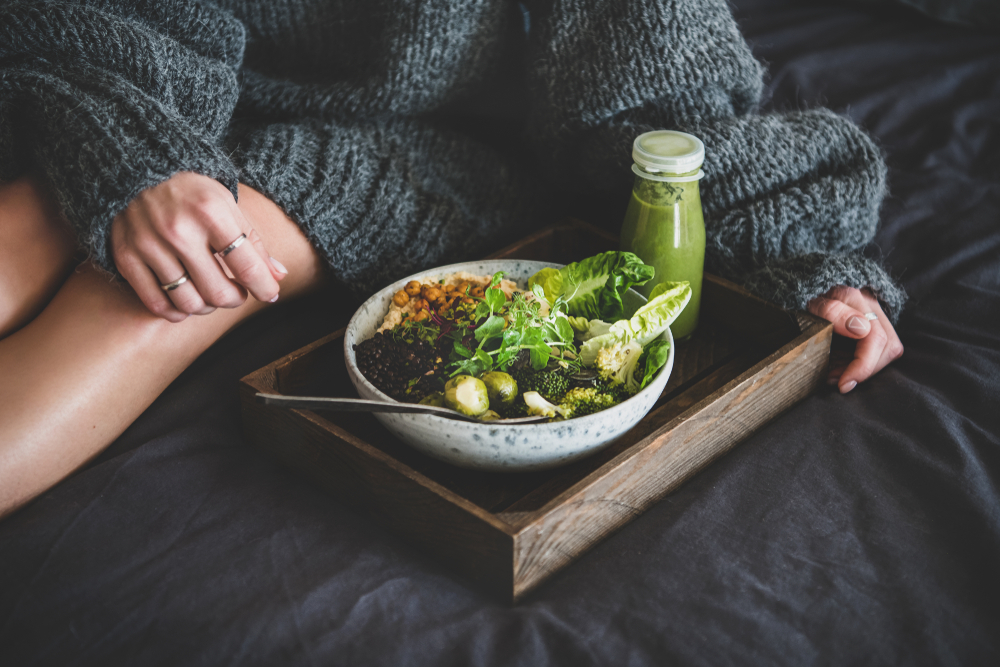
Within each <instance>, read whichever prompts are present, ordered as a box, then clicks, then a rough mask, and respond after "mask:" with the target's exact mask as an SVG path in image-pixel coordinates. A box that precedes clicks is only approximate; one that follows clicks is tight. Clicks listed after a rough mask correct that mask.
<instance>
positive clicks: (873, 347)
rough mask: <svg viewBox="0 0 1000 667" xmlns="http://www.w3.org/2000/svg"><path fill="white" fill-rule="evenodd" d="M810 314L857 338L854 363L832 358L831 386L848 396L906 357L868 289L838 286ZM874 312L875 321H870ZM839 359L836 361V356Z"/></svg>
mask: <svg viewBox="0 0 1000 667" xmlns="http://www.w3.org/2000/svg"><path fill="white" fill-rule="evenodd" d="M808 309H809V312H810V313H812V314H813V315H816V316H818V317H822V318H823V319H824V320H828V321H830V322H832V323H833V330H834V332H836V333H837V334H839V335H841V336H844V337H846V338H854V339H856V340H857V341H858V342H857V345H855V347H854V358H853V360H852V359H851V358H850V357H849V356H844V355H833V354H831V356H830V375H829V377H828V379H827V381H828V382H829V384H836V385H838V386H839V388H840V393H842V394H846V393H847V392H849V391H850V390H852V389H854V387H856V386H857V384H858V383H859V382H864V381H865V380H867V379H868V378H870V377H871V376H872V375H874V374H875V373H878V372H879V371H880V370H882V369H883V368H885V367H886V366H887V365H888V364H889V363H890V362H892V361H894V360H896V359H898V358H899V357H901V356H902V354H903V344H902V343H901V342H899V336H897V335H896V330H895V329H893V328H892V324H891V323H890V322H889V318H888V317H886V316H885V313H883V312H882V307H881V306H880V305H879V303H878V299H876V298H875V296H874V295H873V294H872V293H871V292H870V291H869V290H868V289H864V290H858V289H855V288H853V287H844V286H843V285H837V286H836V287H834V288H833V289H831V290H830V291H829V292H827V293H826V294H824V295H823V296H818V297H816V298H815V299H813V300H812V301H810V302H809V305H808ZM868 313H872V314H874V315H875V316H876V319H872V320H869V319H868V318H867V317H866V314H868ZM838 356H839V357H840V358H837V357H838Z"/></svg>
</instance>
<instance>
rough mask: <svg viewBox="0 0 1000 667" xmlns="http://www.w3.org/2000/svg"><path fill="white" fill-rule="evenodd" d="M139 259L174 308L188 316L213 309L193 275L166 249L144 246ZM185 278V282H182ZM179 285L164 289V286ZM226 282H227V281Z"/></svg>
mask: <svg viewBox="0 0 1000 667" xmlns="http://www.w3.org/2000/svg"><path fill="white" fill-rule="evenodd" d="M139 257H140V259H142V261H143V262H145V264H146V266H148V267H149V268H150V269H151V270H152V272H153V274H154V275H155V276H156V279H157V280H158V281H159V284H158V285H157V287H159V288H160V291H161V292H163V293H164V294H165V295H166V296H167V298H168V299H170V301H171V302H172V303H173V304H174V307H176V308H177V310H179V311H181V312H182V313H186V314H188V315H208V314H209V313H211V312H212V311H214V310H215V307H214V306H212V305H210V304H208V303H206V302H205V299H204V298H203V297H202V293H203V292H202V287H201V286H200V285H199V284H198V282H197V281H196V280H195V277H194V274H193V273H191V272H189V271H187V270H186V268H185V266H184V264H182V263H181V262H180V261H179V260H178V259H177V258H176V257H175V256H174V255H173V254H172V253H171V252H170V250H168V249H167V248H164V247H162V246H160V245H158V244H146V245H144V247H143V248H142V250H141V251H140V255H139ZM184 278H187V280H183V279H184ZM178 282H180V284H179V285H177V286H176V287H173V288H171V289H164V288H163V286H164V285H174V284H176V283H178ZM227 282H228V281H227Z"/></svg>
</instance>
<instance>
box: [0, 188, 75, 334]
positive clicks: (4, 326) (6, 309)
mask: <svg viewBox="0 0 1000 667" xmlns="http://www.w3.org/2000/svg"><path fill="white" fill-rule="evenodd" d="M75 249H76V238H75V235H74V234H73V231H72V229H70V226H69V223H67V222H66V221H65V220H63V219H62V218H61V217H60V215H59V212H58V211H57V210H56V208H55V207H54V206H53V205H52V203H51V200H50V199H49V197H48V196H47V194H46V193H45V192H44V189H43V187H42V186H41V185H40V184H39V182H38V181H37V180H35V179H33V178H22V179H19V180H17V181H14V182H13V183H4V184H0V338H3V337H5V336H6V335H8V334H10V333H11V332H13V331H16V330H17V329H18V328H20V327H22V326H24V325H25V324H27V323H28V322H30V321H31V318H33V317H34V316H35V315H37V314H38V313H39V312H40V311H41V310H42V308H44V307H45V304H46V303H48V301H49V299H51V298H52V295H53V294H55V293H56V290H58V289H59V287H60V286H61V285H62V284H63V282H64V281H65V280H66V276H67V275H69V272H70V271H71V270H72V269H73V266H74V260H73V253H74V250H75Z"/></svg>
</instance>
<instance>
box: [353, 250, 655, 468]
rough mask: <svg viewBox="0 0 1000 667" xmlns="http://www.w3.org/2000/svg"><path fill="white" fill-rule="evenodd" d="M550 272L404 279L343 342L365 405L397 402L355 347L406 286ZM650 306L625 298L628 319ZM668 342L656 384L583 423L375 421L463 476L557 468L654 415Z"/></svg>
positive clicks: (500, 267)
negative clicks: (366, 369) (366, 372)
mask: <svg viewBox="0 0 1000 667" xmlns="http://www.w3.org/2000/svg"><path fill="white" fill-rule="evenodd" d="M547 266H553V267H557V268H558V267H560V266H561V265H559V264H552V263H549V262H533V261H527V260H516V259H504V260H483V261H480V262H464V263H462V264H452V265H450V266H442V267H440V268H436V269H431V270H428V271H422V272H420V273H416V274H414V275H412V276H409V277H407V278H403V279H402V280H399V281H396V282H395V283H393V284H392V285H389V286H388V287H386V288H385V289H383V290H381V291H380V292H378V293H377V294H375V295H374V296H372V297H371V298H370V299H368V300H367V301H365V302H364V303H363V304H362V305H361V307H360V308H358V311H357V312H356V313H354V317H352V318H351V321H350V323H349V324H348V325H347V332H346V334H345V336H344V357H345V359H346V361H347V369H348V373H349V375H350V378H351V382H353V383H354V386H355V388H357V390H358V394H359V395H360V396H361V398H367V399H372V400H380V401H390V402H394V401H393V399H392V398H389V396H387V395H385V394H383V393H382V392H381V391H379V390H378V389H376V388H375V386H374V385H373V384H372V383H370V382H369V381H368V380H366V379H365V377H364V376H363V375H362V374H361V371H360V370H359V369H358V365H357V359H356V358H355V354H354V346H355V345H356V344H358V343H360V342H361V341H363V340H367V339H369V338H371V337H372V336H373V335H374V334H375V331H376V330H377V329H378V328H379V326H381V324H382V320H383V318H384V317H385V314H386V313H387V312H388V311H389V303H390V301H391V300H392V296H393V295H394V294H395V293H396V292H397V291H399V290H400V289H402V288H403V286H404V285H405V284H406V283H408V282H409V281H411V280H419V281H421V282H424V281H427V282H429V281H432V280H434V281H436V280H438V279H439V278H443V277H444V276H446V275H448V274H451V273H455V272H456V271H468V272H469V273H472V274H474V275H477V276H485V275H492V274H494V273H496V272H497V271H504V272H505V273H506V278H508V279H510V280H513V281H514V282H516V283H517V285H518V286H519V287H521V288H522V289H523V288H525V287H526V286H527V283H528V278H530V277H531V276H532V275H534V274H535V273H536V272H538V271H539V270H540V269H542V268H544V267H547ZM645 301H646V299H645V298H644V297H643V296H642V295H640V294H639V293H638V292H635V291H633V290H629V292H628V293H626V295H625V297H624V298H623V303H624V305H625V311H626V313H628V314H631V313H632V312H634V311H635V310H636V309H638V308H639V307H640V306H641V305H642V304H643V303H645ZM663 338H665V339H666V340H668V341H670V354H669V356H668V357H667V363H666V366H665V367H664V368H663V369H662V370H661V371H660V373H659V375H657V376H656V378H655V379H654V380H653V381H652V383H650V384H649V385H648V386H646V388H645V389H643V390H642V391H640V392H639V393H638V394H636V395H635V396H633V397H632V398H630V399H628V400H627V401H623V402H622V403H619V404H618V405H616V406H614V407H612V408H608V409H607V410H602V411H601V412H597V413H594V414H592V415H587V416H585V417H577V418H575V419H567V420H564V421H554V422H546V423H541V424H521V425H517V424H510V425H504V424H498V423H484V424H476V423H473V422H462V421H458V420H454V419H447V418H445V417H437V416H434V415H416V414H390V413H376V414H375V415H374V416H375V418H376V419H378V420H379V421H380V422H382V424H383V425H384V426H385V427H386V428H387V429H389V431H391V432H392V433H393V434H395V435H396V437H398V438H399V439H400V440H402V441H403V442H405V443H407V444H409V445H411V446H412V447H415V448H416V449H418V450H420V451H421V452H423V453H424V454H427V455H428V456H432V457H434V458H436V459H440V460H442V461H446V462H447V463H452V464H454V465H457V466H461V467H463V468H474V469H478V470H491V471H506V472H525V471H530V470H542V469H545V468H552V467H555V466H559V465H563V464H566V463H570V462H571V461H575V460H577V459H580V458H583V457H584V456H587V455H589V454H593V453H594V452H597V451H598V450H600V449H601V448H602V447H606V446H607V445H609V444H611V443H612V442H614V441H615V440H616V439H617V438H619V437H621V436H622V435H624V434H625V432H626V431H628V430H629V429H631V428H632V427H633V426H635V425H636V423H638V422H639V420H640V419H642V418H643V416H644V415H645V414H646V413H647V412H649V411H650V410H651V409H652V407H653V404H654V403H655V402H656V399H657V398H659V396H660V393H662V391H663V388H664V387H665V386H666V384H667V380H668V379H669V377H670V371H671V370H672V369H673V366H674V346H673V336H672V335H671V333H670V330H669V329H668V330H667V331H665V332H664V334H663Z"/></svg>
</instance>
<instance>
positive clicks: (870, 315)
mask: <svg viewBox="0 0 1000 667" xmlns="http://www.w3.org/2000/svg"><path fill="white" fill-rule="evenodd" d="M865 319H866V320H877V319H878V315H876V314H875V313H865Z"/></svg>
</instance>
